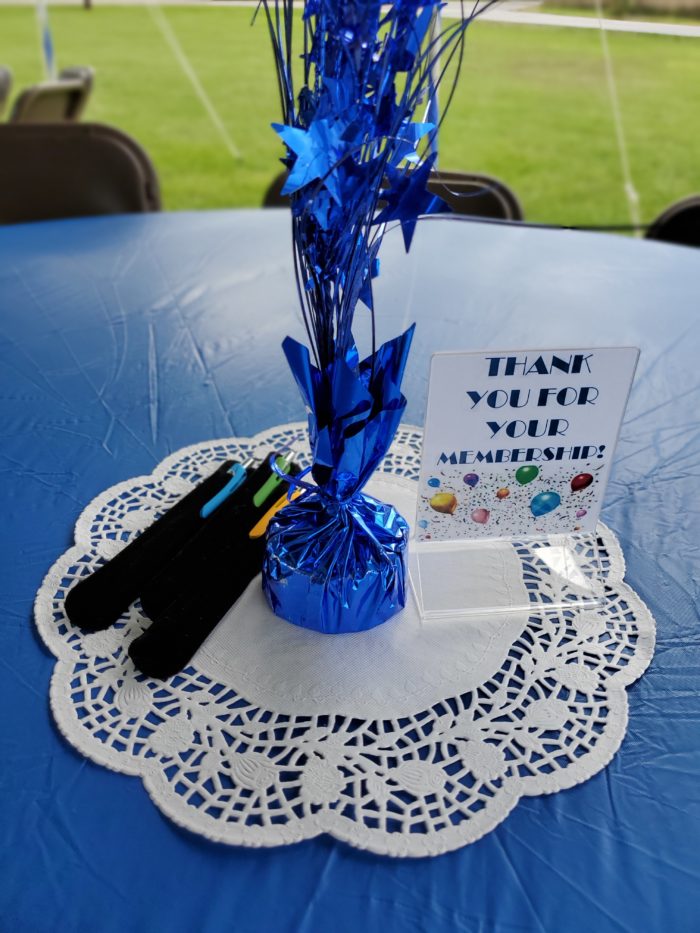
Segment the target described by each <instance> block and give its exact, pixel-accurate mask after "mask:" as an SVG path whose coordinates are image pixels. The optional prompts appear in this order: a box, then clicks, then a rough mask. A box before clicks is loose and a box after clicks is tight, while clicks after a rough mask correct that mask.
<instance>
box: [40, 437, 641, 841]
mask: <svg viewBox="0 0 700 933" xmlns="http://www.w3.org/2000/svg"><path fill="white" fill-rule="evenodd" d="M305 438H306V425H305V424H293V425H285V426H283V427H280V428H277V429H273V430H270V431H267V432H264V433H262V434H259V435H257V436H256V437H254V438H233V439H230V440H223V441H215V442H210V443H204V444H197V445H195V446H193V447H189V448H186V449H184V450H182V451H179V452H178V453H176V454H173V455H172V456H170V457H168V458H167V459H166V460H165V461H163V463H162V464H160V466H159V467H158V468H157V469H156V470H155V471H154V472H153V474H151V475H150V476H144V477H137V478H135V479H132V480H129V481H127V482H125V483H120V484H119V485H117V486H114V487H113V488H112V489H109V490H107V491H106V492H104V493H103V494H102V495H100V496H98V497H97V499H95V500H94V501H93V502H92V503H91V504H90V505H89V506H88V507H87V508H86V509H85V511H84V512H83V514H82V515H81V517H80V519H79V520H78V523H77V525H76V529H75V541H76V544H75V546H74V547H73V548H71V549H70V550H69V551H67V552H66V553H65V554H64V555H63V557H61V558H60V559H59V560H58V561H57V562H56V564H55V565H54V567H53V568H52V569H51V570H50V572H49V573H48V575H47V577H46V579H45V581H44V583H43V585H42V587H41V589H40V591H39V593H38V594H37V599H36V622H37V626H38V629H39V632H40V633H41V636H42V638H43V640H44V641H45V642H46V644H47V646H48V647H49V648H50V650H51V651H52V652H53V653H54V654H55V656H56V658H57V659H58V660H57V664H56V667H55V671H54V675H53V678H52V681H51V707H52V710H53V714H54V717H55V720H56V722H57V724H58V727H59V728H60V730H61V732H62V733H63V735H64V736H65V737H66V738H67V739H68V740H69V741H70V742H71V743H72V744H73V745H74V746H75V747H76V748H77V749H78V750H79V751H80V752H82V754H84V755H85V756H86V757H88V758H90V759H92V760H93V761H96V762H98V763H100V764H103V765H105V766H107V767H109V768H112V769H114V770H116V771H121V772H123V773H125V774H134V775H140V776H141V778H142V779H143V782H144V784H145V786H146V789H147V790H148V793H149V794H150V795H151V797H152V799H153V800H154V802H155V803H156V804H157V805H158V807H160V809H161V810H162V811H163V812H164V813H166V814H167V815H168V816H169V817H170V818H171V819H172V820H174V821H175V822H176V823H178V824H180V825H182V826H185V827H187V828H188V829H190V830H192V831H194V832H196V833H200V834H201V835H204V836H206V837H208V838H209V839H214V840H219V841H222V842H227V843H231V844H241V845H251V846H271V845H279V844H283V843H289V842H295V841H298V840H301V839H306V838H310V837H313V836H316V835H318V834H319V833H323V832H328V833H331V834H333V835H334V836H336V837H338V838H339V839H344V840H346V841H347V842H349V843H351V844H353V845H356V846H360V847H362V848H366V849H370V850H372V851H374V852H378V853H384V854H389V855H399V856H423V855H435V854H438V853H441V852H446V851H449V850H451V849H455V848H457V847H459V846H462V845H465V844H467V843H469V842H473V841H474V840H476V839H478V838H479V837H480V836H482V835H483V834H484V833H486V832H488V831H489V830H491V829H492V828H493V827H494V826H496V825H497V824H498V823H499V822H501V820H503V819H504V817H505V816H506V815H507V814H508V813H509V811H510V810H511V809H512V808H513V806H514V805H515V804H516V803H517V801H518V799H519V797H521V796H522V795H536V794H547V793H553V792H555V791H559V790H563V789H565V788H567V787H571V786H573V785H575V784H578V783H580V782H581V781H584V780H586V779H587V778H589V777H591V776H592V775H593V774H595V773H597V772H598V771H600V770H601V768H603V767H604V766H605V765H606V764H607V763H608V762H609V761H610V759H611V758H612V756H613V755H614V753H615V752H616V750H617V749H618V748H619V746H620V743H621V742H622V739H623V736H624V733H625V729H626V724H627V698H626V693H625V687H626V686H627V685H629V684H630V683H632V682H633V681H634V680H636V679H637V678H638V677H639V676H640V675H641V674H642V673H643V671H644V670H645V668H646V667H647V665H648V663H649V661H650V659H651V656H652V654H653V648H654V620H653V618H652V617H651V614H650V613H649V610H648V609H647V608H646V606H645V605H644V604H643V603H642V601H641V600H640V599H639V597H638V596H636V594H635V593H634V592H633V591H632V590H631V589H630V588H629V587H628V586H627V585H626V584H625V583H624V582H623V581H622V577H623V575H624V560H623V557H622V553H621V551H620V548H619V545H618V543H617V540H616V538H615V536H614V534H613V533H612V532H611V531H610V530H609V529H607V528H606V527H605V526H601V527H600V544H601V548H602V551H601V553H602V556H603V563H604V570H605V575H606V587H605V592H606V603H605V606H604V607H603V608H602V609H600V610H596V611H590V610H589V611H579V610H577V609H576V606H575V602H576V595H575V594H574V593H572V594H571V604H572V608H571V609H566V610H561V611H557V612H551V611H549V612H547V613H544V612H542V611H541V607H542V605H543V604H544V603H547V602H549V601H550V600H551V597H552V592H551V588H552V586H553V583H552V580H551V577H550V576H549V575H548V574H547V572H546V569H543V566H542V565H540V564H539V563H538V561H537V560H534V559H533V556H532V554H531V553H530V552H529V551H528V550H527V548H525V547H523V548H521V549H519V550H518V552H517V558H516V559H515V560H514V562H513V564H512V566H509V567H507V568H506V578H504V579H503V581H502V582H503V585H504V586H507V587H508V588H509V589H511V590H512V589H513V588H517V587H524V586H525V582H526V581H527V585H528V592H529V593H530V599H531V600H532V611H530V612H528V613H526V614H517V613H503V614H500V615H499V614H494V615H489V616H484V617H474V616H472V617H468V618H465V619H464V620H462V621H457V622H455V621H454V620H452V621H449V622H446V621H438V622H436V621H433V620H431V621H424V622H421V620H420V618H419V616H418V613H417V611H416V610H415V608H414V607H413V605H412V603H410V604H409V606H407V608H406V610H404V612H403V613H402V614H401V615H399V616H397V617H395V618H394V619H392V620H390V621H389V622H387V623H386V624H385V625H382V626H379V627H378V628H376V629H373V630H372V631H370V632H366V633H360V634H355V635H344V636H327V635H320V634H317V633H314V632H310V631H306V630H304V629H298V628H296V627H294V626H291V625H289V624H288V623H286V622H283V621H282V620H280V619H277V618H276V617H275V616H273V615H272V613H271V612H270V611H269V610H268V609H267V606H266V604H265V601H264V599H263V597H262V595H261V593H260V587H259V580H258V581H254V582H253V583H252V584H251V585H250V587H249V588H248V590H247V591H246V593H245V594H244V595H243V596H242V597H241V599H240V600H239V602H238V603H237V604H236V606H235V607H234V608H233V609H232V610H231V612H230V613H229V614H228V615H227V617H226V618H225V620H223V622H222V623H221V624H220V625H219V627H218V628H217V629H216V630H215V632H214V633H213V634H212V636H211V637H210V638H209V640H208V641H207V642H206V643H205V644H204V645H203V647H202V648H201V649H200V651H199V652H198V654H197V655H196V656H195V658H194V659H193V662H192V664H191V665H190V666H189V667H188V668H187V669H186V670H185V671H184V672H183V673H182V674H180V675H178V676H176V677H174V678H172V679H171V680H170V681H167V682H160V681H152V680H149V679H147V678H145V677H143V676H141V675H140V674H138V673H137V672H136V671H135V670H134V667H133V665H132V664H131V661H130V660H129V657H128V655H127V653H126V647H127V645H128V643H129V642H130V641H131V639H132V638H134V637H136V636H137V635H138V634H140V633H141V632H142V631H143V629H144V627H145V626H147V625H148V620H147V619H146V618H145V617H144V616H143V615H142V613H141V612H140V609H139V607H138V604H136V605H134V606H133V607H132V608H131V609H130V610H129V611H128V613H125V614H124V616H122V618H121V619H120V620H119V622H117V623H116V624H115V625H114V626H113V627H112V628H110V629H108V630H107V631H105V632H99V633H96V634H84V633H83V632H81V631H80V630H79V629H76V628H74V627H73V626H71V625H70V623H69V622H68V621H67V619H66V617H65V613H64V608H63V604H64V600H65V597H66V594H67V592H68V591H69V589H70V588H71V586H73V585H74V584H75V583H76V582H77V581H78V580H79V579H80V578H81V577H82V576H84V575H85V574H88V573H90V572H92V570H94V569H95V568H96V567H97V566H98V565H99V564H100V563H101V562H102V561H103V560H104V559H105V558H109V557H111V556H112V555H113V554H115V553H116V552H117V551H118V550H119V549H120V548H122V547H123V546H124V545H125V543H126V542H128V541H129V540H130V539H131V538H132V536H134V535H135V534H137V533H138V532H139V531H140V530H142V529H143V528H144V527H146V526H147V525H148V524H149V523H150V522H151V521H152V520H153V519H154V518H155V517H156V516H157V515H158V514H159V512H161V511H162V510H163V509H165V508H167V507H170V506H171V505H173V504H174V503H175V502H176V501H177V500H178V498H180V497H181V496H183V495H184V494H185V493H186V492H187V491H188V490H189V489H190V488H191V485H192V483H193V482H195V481H197V480H199V479H200V478H202V477H203V476H205V475H207V474H208V473H210V472H211V471H212V469H213V468H214V465H215V464H216V463H217V462H219V461H221V460H224V459H227V458H235V459H242V458H244V457H245V456H250V455H253V456H257V457H262V456H263V455H264V454H266V453H268V452H269V451H270V450H273V449H276V448H278V447H280V446H282V445H284V444H289V443H290V442H294V443H295V446H296V447H297V449H303V448H305V443H306V442H305ZM420 443H421V434H420V431H418V430H417V429H412V428H401V429H400V430H399V432H398V434H397V437H396V440H395V442H394V444H393V446H392V449H391V451H390V453H389V454H388V456H387V457H386V459H385V461H384V463H383V464H382V467H381V471H380V473H379V474H378V475H377V476H376V477H375V479H374V480H373V488H371V489H370V490H369V491H371V492H374V494H375V495H377V496H380V497H382V498H384V499H385V500H388V501H392V502H393V503H394V504H395V505H397V507H398V508H399V509H400V510H403V512H404V514H405V515H406V517H407V518H408V519H409V521H412V520H413V517H414V512H413V509H414V505H413V504H412V503H415V494H416V493H415V491H414V488H415V489H417V483H416V481H417V478H418V470H419V460H420ZM300 459H303V457H302V458H300ZM501 572H502V568H501ZM489 585H491V586H493V585H498V580H495V581H494V580H491V581H490V582H489ZM556 595H557V597H558V598H560V597H561V592H558V593H557V594H556Z"/></svg>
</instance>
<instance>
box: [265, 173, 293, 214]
mask: <svg viewBox="0 0 700 933" xmlns="http://www.w3.org/2000/svg"><path fill="white" fill-rule="evenodd" d="M288 174H289V173H288V172H286V171H285V172H280V173H279V175H276V176H275V178H273V179H272V181H271V182H270V185H269V187H268V189H267V191H266V192H265V194H264V195H263V202H262V206H263V207H289V198H288V197H287V195H286V194H284V195H283V194H282V188H283V187H284V183H285V181H286V180H287V175H288Z"/></svg>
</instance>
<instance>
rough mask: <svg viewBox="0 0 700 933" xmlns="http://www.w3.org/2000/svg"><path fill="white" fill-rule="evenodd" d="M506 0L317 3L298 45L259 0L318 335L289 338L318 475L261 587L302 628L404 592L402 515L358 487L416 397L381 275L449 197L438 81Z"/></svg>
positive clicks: (287, 14) (350, 626)
mask: <svg viewBox="0 0 700 933" xmlns="http://www.w3.org/2000/svg"><path fill="white" fill-rule="evenodd" d="M494 2H495V0H486V2H485V3H484V4H483V5H482V6H481V7H480V8H479V9H478V11H477V9H476V6H475V7H474V9H473V11H472V13H471V14H470V15H469V16H464V15H463V16H462V18H461V19H459V20H456V21H453V22H452V23H451V24H450V25H448V26H445V27H444V28H442V27H439V28H438V27H437V13H438V11H439V9H440V7H441V6H442V5H443V4H442V3H441V2H440V0H395V2H393V3H391V4H390V5H388V6H385V7H383V6H382V4H381V2H380V0H306V2H305V4H304V10H303V14H302V30H303V41H302V43H300V47H299V49H297V48H296V46H295V44H294V35H295V30H296V29H297V28H298V23H296V22H295V19H296V17H297V15H298V14H297V12H296V11H295V10H294V6H293V0H261V6H262V8H263V9H264V11H265V14H266V17H267V21H268V26H269V30H270V37H271V40H272V48H273V53H274V60H275V65H276V69H277V78H278V82H279V88H280V98H281V103H282V123H281V124H273V128H274V129H275V131H276V132H277V133H278V134H279V136H280V137H281V139H282V141H283V142H284V144H285V146H286V150H287V151H286V156H285V158H284V159H283V162H284V164H285V165H286V166H287V168H288V169H289V174H288V177H287V180H286V183H285V185H284V188H283V193H284V194H288V195H290V201H291V208H292V237H293V248H294V254H295V271H296V276H297V284H298V290H299V297H300V301H301V306H302V312H303V316H304V322H305V325H306V331H307V334H308V338H309V343H310V349H307V348H305V347H303V346H302V345H301V344H298V343H296V342H295V341H291V340H289V338H288V339H287V340H286V341H285V343H284V349H285V353H286V355H287V359H288V362H289V365H290V367H291V369H292V372H293V373H294V376H295V379H296V380H297V383H298V385H299V388H300V390H301V393H302V395H303V396H304V399H305V401H306V403H307V406H308V408H309V412H310V414H309V431H310V439H311V445H312V451H313V456H314V466H313V477H314V480H315V483H316V487H315V488H314V489H313V490H309V489H305V491H304V493H303V494H302V496H301V497H300V498H298V499H297V500H296V501H295V502H294V503H292V504H290V505H288V506H287V507H285V509H283V510H282V511H281V512H280V513H279V514H278V515H277V517H276V518H275V519H274V520H273V522H272V523H271V525H270V528H269V531H268V539H267V552H266V557H265V565H264V568H263V585H264V588H265V592H266V594H267V596H268V599H269V601H270V604H271V605H272V606H273V608H274V609H275V611H276V612H277V613H278V614H279V615H281V616H283V617H284V618H286V619H289V620H290V621H292V622H295V623H297V624H299V625H305V626H309V627H312V628H317V629H319V630H320V631H327V632H340V631H360V630H361V629H364V628H370V627H372V626H373V625H376V624H378V623H379V622H381V621H383V620H384V619H386V618H388V617H389V616H390V615H391V614H393V613H394V612H396V611H397V610H398V609H400V608H401V606H403V604H404V600H405V566H404V555H405V547H406V539H407V534H408V532H407V526H406V522H405V521H404V519H403V518H401V516H400V515H398V513H397V512H396V511H395V509H392V507H391V506H387V505H383V504H382V503H377V502H376V501H375V500H372V499H370V497H368V496H365V495H364V494H363V493H362V487H363V486H364V484H365V483H366V482H367V480H368V478H369V477H370V475H371V473H372V471H373V470H374V469H375V468H376V466H377V465H378V463H379V462H380V460H381V459H382V457H383V456H384V455H385V453H386V451H387V450H388V448H389V445H390V444H391V440H392V438H393V436H394V433H395V431H396V428H397V426H398V423H399V420H400V418H401V414H402V412H403V409H404V407H405V399H404V398H403V395H401V391H400V383H401V377H402V374H403V369H404V366H405V363H406V356H407V354H408V348H409V346H410V342H411V337H412V334H413V328H411V329H410V330H409V331H407V332H406V333H405V334H403V335H402V336H401V337H398V338H396V339H395V340H392V341H389V342H388V343H386V344H384V345H383V346H381V347H380V348H379V349H377V348H376V345H375V342H374V333H375V321H374V302H373V298H372V279H373V278H374V277H376V275H377V274H378V272H379V260H378V255H377V254H378V251H379V247H380V245H381V241H382V237H383V236H384V233H385V231H386V229H387V225H388V224H393V223H396V224H399V225H400V226H401V231H402V234H403V238H404V243H405V246H406V249H407V250H408V249H409V248H410V245H411V241H412V239H413V235H414V232H415V228H416V223H417V221H418V218H419V217H420V216H422V215H425V214H431V213H435V212H438V211H443V210H449V208H448V207H447V205H446V204H445V203H444V202H443V201H442V200H441V199H440V198H438V197H436V196H434V195H432V194H430V192H428V190H427V187H426V185H427V182H428V180H429V177H430V171H431V169H432V168H433V165H434V162H435V158H436V153H435V152H432V151H431V150H432V148H433V147H434V143H435V140H436V138H437V129H438V125H436V120H435V116H434V115H435V113H436V107H435V106H434V105H435V103H436V95H437V90H438V87H439V85H440V83H441V80H442V79H443V77H444V75H445V73H446V71H447V69H448V68H449V67H450V65H451V64H454V65H455V67H454V68H453V69H452V75H453V78H452V80H455V81H456V77H457V73H458V71H459V63H460V61H461V54H462V46H463V39H464V32H465V30H466V28H467V26H468V25H469V23H470V22H471V20H472V19H473V18H474V17H475V16H476V15H477V13H478V14H480V13H482V12H484V11H485V10H486V9H488V8H489V7H490V6H491V5H492V4H493V3H494ZM299 56H300V57H301V60H302V67H303V82H302V86H301V89H300V90H299V92H298V94H297V93H296V91H295V86H294V81H293V63H294V62H295V61H296V60H297V58H298V57H299ZM419 110H420V111H421V113H422V114H424V113H425V112H426V110H427V112H428V113H429V114H430V116H431V122H425V121H424V120H421V118H420V116H419V115H418V114H419ZM443 119H444V115H443ZM358 301H362V302H363V304H365V305H366V306H367V307H368V308H369V311H370V320H371V324H372V335H373V337H372V353H371V354H370V356H369V357H368V358H367V359H365V360H362V361H361V360H360V359H359V355H358V353H357V349H356V347H355V341H354V337H353V332H352V323H353V318H354V313H355V308H356V306H357V303H358Z"/></svg>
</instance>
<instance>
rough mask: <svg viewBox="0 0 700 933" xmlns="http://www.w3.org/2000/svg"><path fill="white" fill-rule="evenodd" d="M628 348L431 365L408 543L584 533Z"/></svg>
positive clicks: (463, 358) (610, 440)
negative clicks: (413, 537) (413, 534)
mask: <svg viewBox="0 0 700 933" xmlns="http://www.w3.org/2000/svg"><path fill="white" fill-rule="evenodd" d="M638 357H639V350H638V349H636V348H634V347H614V348H613V347H610V348H593V349H581V350H488V351H482V352H478V353H450V352H447V353H436V354H434V356H433V358H432V360H431V367H430V385H429V389H428V407H427V412H426V420H425V432H424V439H423V456H422V461H421V474H420V489H419V497H418V512H417V516H416V538H417V540H418V541H458V540H462V539H480V538H522V537H532V536H545V535H552V534H571V533H578V532H580V533H585V532H591V531H593V530H594V529H595V526H596V523H597V521H598V516H599V514H600V509H601V505H602V501H603V495H604V493H605V487H606V484H607V480H608V476H609V473H610V466H611V463H612V459H613V455H614V452H615V445H616V443H617V436H618V433H619V430H620V425H621V423H622V418H623V415H624V411H625V406H626V404H627V398H628V396H629V392H630V388H631V386H632V380H633V378H634V371H635V368H636V365H637V359H638Z"/></svg>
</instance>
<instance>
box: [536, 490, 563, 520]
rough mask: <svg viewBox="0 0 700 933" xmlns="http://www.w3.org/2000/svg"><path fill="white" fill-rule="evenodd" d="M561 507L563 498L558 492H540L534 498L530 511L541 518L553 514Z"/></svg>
mask: <svg viewBox="0 0 700 933" xmlns="http://www.w3.org/2000/svg"><path fill="white" fill-rule="evenodd" d="M560 505H561V496H560V495H559V493H558V492H540V493H538V494H537V495H536V496H534V498H533V500H532V502H531V503H530V511H531V512H532V514H533V515H534V516H535V518H539V517H540V515H547V514H548V513H549V512H553V511H554V510H555V509H556V508H558V507H559V506H560Z"/></svg>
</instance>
